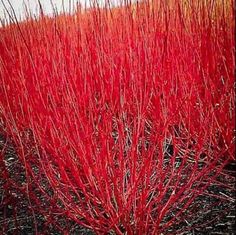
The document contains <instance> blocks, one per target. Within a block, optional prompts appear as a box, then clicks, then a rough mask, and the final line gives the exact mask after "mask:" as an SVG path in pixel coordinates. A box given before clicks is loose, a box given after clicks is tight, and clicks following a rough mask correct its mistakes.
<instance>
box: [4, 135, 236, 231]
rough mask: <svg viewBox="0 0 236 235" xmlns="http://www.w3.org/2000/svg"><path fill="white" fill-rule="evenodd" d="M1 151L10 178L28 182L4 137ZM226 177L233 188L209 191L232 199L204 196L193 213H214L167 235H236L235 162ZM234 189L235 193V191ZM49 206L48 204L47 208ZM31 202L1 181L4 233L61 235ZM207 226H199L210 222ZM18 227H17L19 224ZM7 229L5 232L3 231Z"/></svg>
mask: <svg viewBox="0 0 236 235" xmlns="http://www.w3.org/2000/svg"><path fill="white" fill-rule="evenodd" d="M0 151H4V161H3V162H4V164H5V167H6V168H7V170H8V171H9V173H10V175H11V176H10V177H11V178H12V177H13V179H14V177H15V179H14V180H17V181H21V180H22V181H24V174H22V173H21V170H22V166H21V165H20V164H19V160H18V158H17V156H16V154H15V152H14V148H13V147H12V145H11V144H7V142H6V140H5V139H4V137H3V136H2V135H0ZM1 164H2V163H0V175H1V174H3V167H4V166H2V165H1ZM224 173H226V174H225V176H219V177H220V178H219V179H218V180H220V181H221V182H224V184H227V185H228V186H231V189H227V188H220V187H219V186H211V187H209V188H208V192H209V193H212V194H217V195H222V196H224V197H225V196H227V197H228V198H229V200H227V201H224V202H220V203H218V202H219V200H218V199H216V198H212V197H209V196H205V195H202V196H201V197H198V198H197V200H195V202H194V204H192V205H191V206H190V208H189V210H193V211H194V210H195V207H196V208H198V207H204V205H209V204H216V206H213V207H212V208H211V210H208V211H205V212H204V213H201V210H196V214H195V217H196V221H195V222H194V224H195V228H194V229H189V227H190V226H193V224H190V223H189V221H188V219H187V217H186V218H184V219H182V222H181V223H179V224H178V225H177V226H172V227H171V228H170V229H169V230H168V231H167V233H168V234H176V235H177V234H178V235H197V234H199V235H200V234H210V235H217V234H222V235H233V234H235V231H236V225H235V216H236V211H235V199H236V195H235V176H236V175H235V162H232V163H230V164H228V165H227V166H226V167H225V169H224ZM232 188H234V190H232ZM6 189H7V190H6ZM45 206H46V205H45ZM29 208H30V203H29V200H28V199H27V198H25V196H24V195H23V194H21V193H20V192H19V191H17V190H16V189H14V187H7V182H6V181H5V180H4V179H3V178H0V233H3V234H22V235H24V234H27V235H28V234H29V235H30V234H35V233H36V230H37V232H38V233H39V234H53V235H60V234H62V233H60V232H59V231H58V230H57V229H56V228H55V227H53V226H52V225H50V224H47V223H46V219H45V214H44V215H43V214H40V213H37V214H34V215H32V211H31V210H30V209H29ZM58 219H60V224H61V225H62V226H64V228H65V229H66V230H67V231H69V234H71V235H74V234H82V235H93V234H95V233H94V232H93V231H91V230H89V229H87V228H84V227H81V226H79V225H76V224H75V223H74V222H72V221H69V220H68V219H66V218H65V217H61V218H58ZM206 221H209V223H208V224H207V225H205V226H204V227H202V228H201V227H199V225H201V224H204V223H206ZM16 224H17V225H16ZM1 228H3V230H1Z"/></svg>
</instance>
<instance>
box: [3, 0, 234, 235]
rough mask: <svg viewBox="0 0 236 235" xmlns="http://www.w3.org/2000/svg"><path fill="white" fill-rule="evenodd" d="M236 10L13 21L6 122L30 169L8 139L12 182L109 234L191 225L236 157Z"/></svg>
mask: <svg viewBox="0 0 236 235" xmlns="http://www.w3.org/2000/svg"><path fill="white" fill-rule="evenodd" d="M233 8H234V6H233V1H223V0H222V1H221V0H219V1H213V0H209V1H195V0H186V1H162V0H157V1H144V2H142V3H135V4H130V3H125V4H123V6H121V7H116V8H111V7H110V5H109V2H107V4H106V5H105V7H104V8H99V7H97V6H96V7H93V8H90V9H87V10H82V9H80V8H78V10H77V12H76V14H74V15H73V16H69V15H65V14H64V15H60V16H55V17H53V18H49V17H46V16H44V15H43V14H42V15H41V17H40V19H37V20H32V19H31V18H29V19H28V20H26V21H25V22H22V23H18V22H15V23H14V24H9V25H6V26H4V27H2V28H1V29H0V51H1V56H0V83H1V86H0V117H1V120H2V121H1V123H2V124H1V126H0V127H1V133H2V135H3V136H4V138H5V139H9V141H11V143H12V144H11V145H12V146H14V151H15V155H16V156H17V161H18V163H17V164H18V165H19V168H17V169H18V170H16V171H14V172H13V171H10V170H9V162H7V161H8V160H9V158H8V159H7V158H6V157H4V156H5V155H4V154H3V153H4V148H3V147H2V148H1V153H2V154H1V167H2V169H3V170H2V171H1V172H2V173H1V176H2V177H3V178H4V179H5V181H6V182H5V184H4V188H5V190H8V189H9V188H15V189H17V192H18V193H19V194H20V195H21V194H22V195H24V197H26V198H27V200H28V202H29V208H30V210H31V211H32V214H33V216H35V213H36V212H37V211H40V213H42V214H43V216H44V219H45V221H46V222H47V223H53V224H54V225H55V226H56V227H57V228H58V229H60V230H62V231H66V229H67V228H65V227H63V226H62V224H60V221H59V219H58V218H59V217H60V216H65V217H67V218H70V219H71V220H72V221H74V222H76V223H77V224H81V225H84V226H86V227H88V228H91V229H93V230H94V231H96V232H98V233H101V234H106V233H108V232H111V231H113V232H115V233H116V234H125V233H126V234H161V233H164V234H165V233H168V229H169V228H170V227H171V226H176V225H178V224H180V223H182V222H184V220H185V219H186V218H187V217H190V220H189V218H188V221H191V218H194V208H193V207H191V205H192V204H193V203H194V201H195V200H196V199H197V198H198V197H199V196H202V195H204V194H207V193H208V192H207V188H208V187H209V186H211V185H214V183H215V182H216V181H217V177H218V176H219V175H220V174H221V172H222V169H223V167H224V166H225V165H226V164H227V163H228V162H229V161H230V159H231V160H232V159H233V156H234V153H235V150H234V126H235V123H234V119H235V100H234V66H235V64H234V50H235V45H234V20H233V18H234V9H233ZM5 142H6V141H5ZM19 169H22V170H19ZM20 172H21V173H20ZM20 174H21V175H20ZM211 196H212V197H218V198H220V199H221V200H227V198H226V197H224V196H222V195H211ZM3 203H7V200H6V201H4V202H3ZM211 206H212V205H204V210H209V208H211ZM189 208H192V209H191V210H190V209H189ZM204 210H203V211H204ZM186 211H188V214H186V213H185V212H186ZM203 213H204V212H203ZM191 226H192V227H194V226H198V224H194V221H192V223H191V224H188V227H189V228H190V227H191ZM6 227H7V225H5V229H6ZM35 229H36V231H37V224H35ZM3 232H4V231H3ZM172 234H173V232H172Z"/></svg>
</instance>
